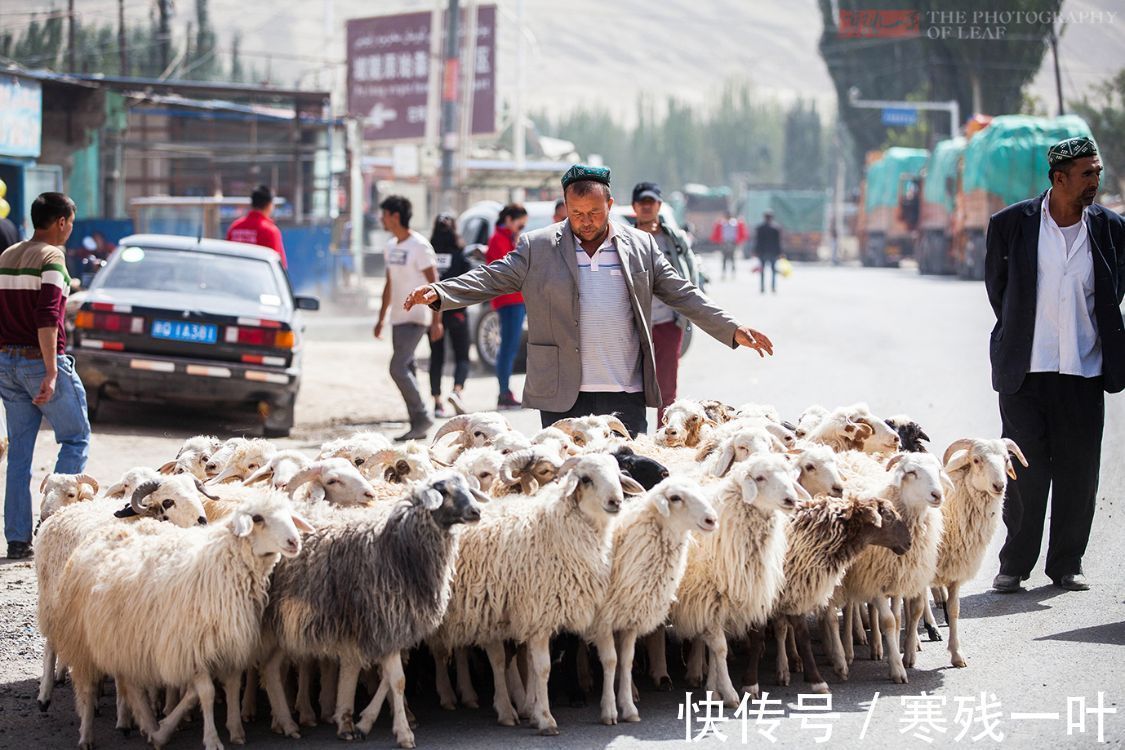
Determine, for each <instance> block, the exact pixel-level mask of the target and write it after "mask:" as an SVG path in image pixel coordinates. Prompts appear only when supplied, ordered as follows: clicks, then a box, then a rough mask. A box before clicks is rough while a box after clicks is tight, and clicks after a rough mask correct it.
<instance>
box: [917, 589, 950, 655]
mask: <svg viewBox="0 0 1125 750" xmlns="http://www.w3.org/2000/svg"><path fill="white" fill-rule="evenodd" d="M922 601H923V602H924V603H925V606H926V609H925V611H924V612H923V613H922V622H923V627H924V628H926V635H927V636H928V637H929V639H930V642H931V643H932V642H934V641H940V640H941V633H940V632H938V625H937V618H936V617H934V608H933V607H932V606H931V605H930V597H928V596H926V595H925V594H924V593H923V594H922ZM945 621H946V622H947V623H948V622H949V610H948V609H946V610H945Z"/></svg>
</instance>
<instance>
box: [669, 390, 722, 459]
mask: <svg viewBox="0 0 1125 750" xmlns="http://www.w3.org/2000/svg"><path fill="white" fill-rule="evenodd" d="M715 425H716V422H715V421H714V420H712V419H709V418H708V417H707V413H706V412H705V411H704V409H703V407H702V406H700V405H699V404H698V403H696V402H694V401H688V400H686V399H679V400H677V401H673V402H672V403H671V404H670V405H669V406H668V408H667V409H665V410H664V423H663V426H662V427H661V428H660V429H659V430H657V431H656V437H655V442H656V444H657V445H664V446H667V447H669V448H675V447H679V446H685V447H688V448H694V447H696V446H697V445H699V443H700V441H701V440H702V438H703V432H704V429H705V428H706V427H714V426H715Z"/></svg>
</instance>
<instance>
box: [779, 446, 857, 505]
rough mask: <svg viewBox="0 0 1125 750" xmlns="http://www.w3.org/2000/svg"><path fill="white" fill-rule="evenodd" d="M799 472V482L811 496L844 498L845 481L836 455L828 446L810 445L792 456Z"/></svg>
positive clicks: (794, 452)
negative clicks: (837, 463) (841, 475)
mask: <svg viewBox="0 0 1125 750" xmlns="http://www.w3.org/2000/svg"><path fill="white" fill-rule="evenodd" d="M789 455H791V456H792V457H793V462H794V464H795V465H796V467H797V470H798V472H799V474H798V476H797V481H798V482H800V484H801V486H802V487H804V488H805V489H806V490H807V491H808V493H809V494H810V495H830V496H832V497H842V496H843V494H844V480H843V479H841V477H840V471H839V469H838V468H837V465H836V454H835V453H833V452H832V449H831V448H829V447H828V446H827V445H808V446H806V447H805V448H804V449H802V450H799V451H792V452H790V454H789Z"/></svg>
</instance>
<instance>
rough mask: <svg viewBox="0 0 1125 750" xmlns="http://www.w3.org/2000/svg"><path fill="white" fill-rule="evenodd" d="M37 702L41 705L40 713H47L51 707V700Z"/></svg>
mask: <svg viewBox="0 0 1125 750" xmlns="http://www.w3.org/2000/svg"><path fill="white" fill-rule="evenodd" d="M35 702H36V703H38V704H39V711H40V712H41V713H47V709H48V708H50V707H51V701H49V700H46V701H35Z"/></svg>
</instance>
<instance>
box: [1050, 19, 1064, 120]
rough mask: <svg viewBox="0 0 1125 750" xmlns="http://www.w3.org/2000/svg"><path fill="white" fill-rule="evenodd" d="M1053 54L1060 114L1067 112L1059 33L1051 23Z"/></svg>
mask: <svg viewBox="0 0 1125 750" xmlns="http://www.w3.org/2000/svg"><path fill="white" fill-rule="evenodd" d="M1051 56H1052V57H1053V58H1054V59H1055V96H1057V97H1058V104H1059V116H1060V117H1062V115H1063V114H1064V113H1065V112H1066V110H1065V109H1064V108H1063V95H1062V77H1061V76H1060V75H1059V35H1058V32H1056V31H1055V25H1054V24H1051Z"/></svg>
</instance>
